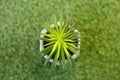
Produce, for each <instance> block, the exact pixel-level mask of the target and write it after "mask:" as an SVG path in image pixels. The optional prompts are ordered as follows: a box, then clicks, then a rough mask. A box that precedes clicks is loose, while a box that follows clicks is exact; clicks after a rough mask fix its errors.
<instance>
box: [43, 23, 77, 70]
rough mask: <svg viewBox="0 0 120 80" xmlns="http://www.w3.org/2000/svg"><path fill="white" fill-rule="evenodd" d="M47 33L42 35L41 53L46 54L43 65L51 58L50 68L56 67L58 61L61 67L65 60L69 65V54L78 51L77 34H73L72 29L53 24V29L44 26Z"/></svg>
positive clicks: (64, 64) (63, 65)
mask: <svg viewBox="0 0 120 80" xmlns="http://www.w3.org/2000/svg"><path fill="white" fill-rule="evenodd" d="M46 29H47V31H48V32H47V33H46V34H42V35H43V36H44V38H42V40H43V41H45V42H46V44H44V49H43V51H42V53H44V54H47V55H48V58H47V59H46V61H45V64H46V63H47V62H48V61H49V60H50V58H53V64H52V68H55V67H56V63H57V61H58V60H59V61H60V62H61V64H62V67H63V68H65V66H66V62H65V60H66V58H67V60H68V61H69V63H70V64H72V63H71V56H72V54H71V53H73V54H74V53H77V51H78V39H79V36H78V33H76V32H74V29H73V28H71V27H68V26H67V25H63V24H55V25H54V27H50V26H49V25H48V26H46Z"/></svg>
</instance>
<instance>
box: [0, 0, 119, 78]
mask: <svg viewBox="0 0 120 80" xmlns="http://www.w3.org/2000/svg"><path fill="white" fill-rule="evenodd" d="M54 20H56V21H59V20H62V21H64V22H65V23H68V24H70V25H72V26H73V27H74V28H76V29H78V30H79V31H80V32H81V52H80V56H79V57H78V58H77V59H75V60H74V61H73V65H72V66H70V65H67V68H66V69H65V70H62V69H61V67H60V66H58V67H57V68H55V70H54V71H53V72H52V73H50V74H48V73H49V69H50V66H51V64H50V63H49V64H47V65H46V66H44V65H43V63H44V58H43V57H41V54H40V51H39V40H40V31H41V30H42V29H43V28H44V25H45V24H52V23H53V22H54ZM119 39H120V1H119V0H0V80H119V79H120V40H119Z"/></svg>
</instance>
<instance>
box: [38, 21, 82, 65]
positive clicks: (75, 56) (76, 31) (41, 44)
mask: <svg viewBox="0 0 120 80" xmlns="http://www.w3.org/2000/svg"><path fill="white" fill-rule="evenodd" d="M58 25H59V23H58ZM51 27H54V24H52V25H51ZM69 27H70V26H69ZM47 32H48V31H47V30H46V29H43V30H42V31H41V34H40V37H41V38H43V37H44V36H43V35H42V34H46V33H47ZM74 32H75V33H78V35H77V36H79V38H78V45H77V46H78V48H79V49H78V51H77V53H74V54H73V55H72V59H75V58H77V57H78V56H79V54H80V32H79V31H78V30H76V29H74ZM43 49H44V46H43V40H40V52H41V51H42V50H43ZM43 56H44V58H45V59H47V58H48V55H43ZM49 62H51V63H53V59H52V58H51V59H50V60H49ZM65 62H66V63H68V60H67V59H66V60H65ZM57 65H60V61H59V60H58V62H57Z"/></svg>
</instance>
